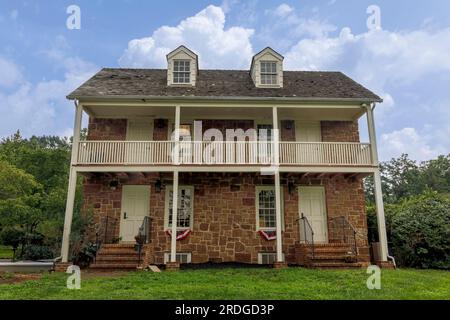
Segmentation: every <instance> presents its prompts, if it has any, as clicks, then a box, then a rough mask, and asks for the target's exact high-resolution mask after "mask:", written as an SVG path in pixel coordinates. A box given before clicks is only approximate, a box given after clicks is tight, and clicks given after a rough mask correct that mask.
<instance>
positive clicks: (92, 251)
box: [73, 242, 98, 268]
mask: <svg viewBox="0 0 450 320" xmlns="http://www.w3.org/2000/svg"><path fill="white" fill-rule="evenodd" d="M97 250H98V247H97V244H95V243H92V242H89V243H88V244H86V245H85V246H83V247H82V248H81V249H80V250H79V251H78V252H77V253H76V254H75V255H74V257H73V263H74V264H75V265H77V266H79V267H81V268H85V267H88V266H89V265H90V264H91V262H92V261H94V259H95V256H96V254H97Z"/></svg>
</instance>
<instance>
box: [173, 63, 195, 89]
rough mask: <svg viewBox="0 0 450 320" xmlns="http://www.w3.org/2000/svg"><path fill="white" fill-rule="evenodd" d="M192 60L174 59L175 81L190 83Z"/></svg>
mask: <svg viewBox="0 0 450 320" xmlns="http://www.w3.org/2000/svg"><path fill="white" fill-rule="evenodd" d="M190 75H191V61H190V60H174V61H173V83H190V82H191V80H190Z"/></svg>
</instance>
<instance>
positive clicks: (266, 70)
mask: <svg viewBox="0 0 450 320" xmlns="http://www.w3.org/2000/svg"><path fill="white" fill-rule="evenodd" d="M277 77H278V73H277V63H276V62H274V61H261V84H268V85H276V84H277Z"/></svg>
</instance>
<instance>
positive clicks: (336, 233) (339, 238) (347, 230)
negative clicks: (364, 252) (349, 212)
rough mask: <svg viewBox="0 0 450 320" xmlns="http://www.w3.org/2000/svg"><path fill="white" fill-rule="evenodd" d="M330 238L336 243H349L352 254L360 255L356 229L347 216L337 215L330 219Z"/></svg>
mask: <svg viewBox="0 0 450 320" xmlns="http://www.w3.org/2000/svg"><path fill="white" fill-rule="evenodd" d="M329 229H330V230H329V232H330V235H329V240H330V241H332V242H334V243H343V244H348V245H349V247H350V248H351V250H352V254H354V255H355V256H357V255H358V247H357V245H356V229H355V228H354V227H353V225H352V224H351V223H350V222H349V221H348V220H347V218H346V217H345V216H340V217H335V218H332V219H330V221H329Z"/></svg>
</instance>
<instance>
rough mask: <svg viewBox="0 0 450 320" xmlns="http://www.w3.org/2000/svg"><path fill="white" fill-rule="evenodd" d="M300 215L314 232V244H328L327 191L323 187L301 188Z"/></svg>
mask: <svg viewBox="0 0 450 320" xmlns="http://www.w3.org/2000/svg"><path fill="white" fill-rule="evenodd" d="M299 210H300V212H299V215H300V217H301V215H302V213H303V215H304V216H305V217H306V218H307V219H308V221H309V223H310V225H311V227H312V229H313V231H314V242H317V243H327V242H328V230H327V229H328V228H327V213H326V205H325V190H324V188H323V187H320V186H319V187H300V188H299Z"/></svg>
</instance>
